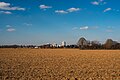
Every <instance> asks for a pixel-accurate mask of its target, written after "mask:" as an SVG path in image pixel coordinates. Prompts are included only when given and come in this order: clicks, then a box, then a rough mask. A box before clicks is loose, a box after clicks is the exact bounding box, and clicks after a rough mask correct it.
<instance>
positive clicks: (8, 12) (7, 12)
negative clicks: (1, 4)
mask: <svg viewBox="0 0 120 80" xmlns="http://www.w3.org/2000/svg"><path fill="white" fill-rule="evenodd" d="M0 13H2V14H12V12H10V11H0Z"/></svg>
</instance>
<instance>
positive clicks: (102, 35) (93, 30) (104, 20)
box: [0, 0, 120, 45]
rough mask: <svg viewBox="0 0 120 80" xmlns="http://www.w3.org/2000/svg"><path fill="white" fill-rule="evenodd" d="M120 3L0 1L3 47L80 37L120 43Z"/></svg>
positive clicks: (100, 0)
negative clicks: (111, 40) (110, 39)
mask: <svg viewBox="0 0 120 80" xmlns="http://www.w3.org/2000/svg"><path fill="white" fill-rule="evenodd" d="M119 3H120V0H0V44H1V45H2V44H37V45H39V44H44V43H58V44H60V43H61V42H62V41H66V42H67V43H68V44H75V43H77V41H78V39H79V38H80V37H85V38H86V39H88V40H99V41H100V42H104V41H105V40H106V39H108V38H112V39H113V40H117V41H120V37H119V33H120V32H119V30H120V22H119V21H120V6H119Z"/></svg>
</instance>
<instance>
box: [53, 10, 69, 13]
mask: <svg viewBox="0 0 120 80" xmlns="http://www.w3.org/2000/svg"><path fill="white" fill-rule="evenodd" d="M55 13H60V14H67V13H68V12H67V11H64V10H56V11H55Z"/></svg>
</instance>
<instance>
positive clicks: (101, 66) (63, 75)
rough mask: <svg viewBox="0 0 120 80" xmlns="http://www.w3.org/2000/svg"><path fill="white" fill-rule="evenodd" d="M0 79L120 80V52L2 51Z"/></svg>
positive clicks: (73, 50) (0, 56)
mask: <svg viewBox="0 0 120 80" xmlns="http://www.w3.org/2000/svg"><path fill="white" fill-rule="evenodd" d="M0 80H120V50H83V51H82V50H79V49H0Z"/></svg>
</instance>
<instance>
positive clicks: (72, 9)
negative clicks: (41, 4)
mask: <svg viewBox="0 0 120 80" xmlns="http://www.w3.org/2000/svg"><path fill="white" fill-rule="evenodd" d="M79 10H80V8H74V7H72V8H69V9H67V10H55V13H61V14H67V13H71V12H76V11H79Z"/></svg>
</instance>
